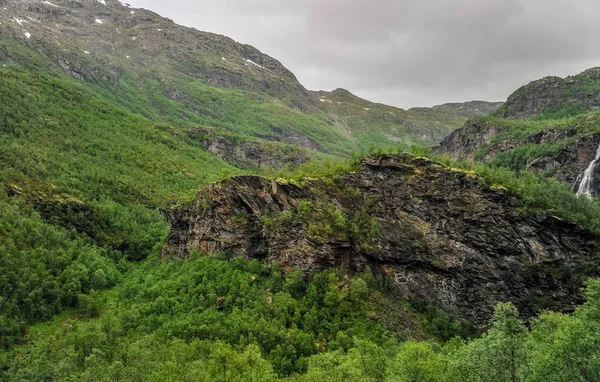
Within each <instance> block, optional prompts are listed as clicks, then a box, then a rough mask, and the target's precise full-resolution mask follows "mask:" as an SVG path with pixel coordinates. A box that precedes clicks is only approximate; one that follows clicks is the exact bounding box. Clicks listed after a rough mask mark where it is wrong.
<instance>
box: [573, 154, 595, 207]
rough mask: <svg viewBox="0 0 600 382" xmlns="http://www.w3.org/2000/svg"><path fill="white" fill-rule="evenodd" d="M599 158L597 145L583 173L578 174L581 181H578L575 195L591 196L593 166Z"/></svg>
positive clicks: (592, 190)
mask: <svg viewBox="0 0 600 382" xmlns="http://www.w3.org/2000/svg"><path fill="white" fill-rule="evenodd" d="M599 159H600V146H598V151H596V157H595V158H594V160H593V161H591V162H590V165H589V166H588V167H587V168H586V169H585V171H584V172H583V174H580V175H579V177H578V178H577V179H579V178H581V183H579V188H578V189H577V195H585V196H587V197H589V198H591V197H592V193H593V192H594V189H593V186H594V168H595V167H596V163H597V162H598V160H599Z"/></svg>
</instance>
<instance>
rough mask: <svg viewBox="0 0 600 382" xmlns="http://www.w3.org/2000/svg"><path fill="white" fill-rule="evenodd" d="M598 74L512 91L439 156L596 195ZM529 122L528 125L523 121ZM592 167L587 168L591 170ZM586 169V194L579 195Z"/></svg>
mask: <svg viewBox="0 0 600 382" xmlns="http://www.w3.org/2000/svg"><path fill="white" fill-rule="evenodd" d="M598 108H600V69H599V68H592V69H589V70H586V71H584V72H583V73H581V74H579V75H576V76H572V77H567V78H566V79H562V78H558V77H546V78H544V79H541V80H538V81H533V82H531V83H530V84H529V85H527V86H524V87H522V88H520V89H519V90H517V91H516V92H514V93H513V94H512V95H511V96H510V97H509V98H508V101H507V102H506V103H505V104H504V105H503V106H502V107H501V108H500V109H499V110H498V111H497V112H495V113H494V116H490V117H478V118H474V119H472V120H470V121H469V122H467V123H466V125H465V126H464V127H463V128H461V129H459V130H457V131H455V132H453V133H452V134H451V135H449V136H448V137H447V138H445V139H444V140H443V141H442V142H441V143H440V147H439V151H440V152H442V153H445V154H448V155H451V156H452V157H454V158H456V159H470V160H475V161H483V162H487V163H491V164H493V165H497V166H502V167H508V168H511V169H513V170H516V171H521V170H529V171H532V172H534V173H537V174H541V175H544V176H552V177H555V178H557V179H559V180H561V181H564V182H566V183H568V184H569V185H570V186H571V187H572V189H573V191H574V192H578V191H580V192H582V193H585V194H588V195H593V196H595V195H598V194H599V193H600V176H599V175H600V166H595V159H596V158H597V156H598V147H599V145H600V113H599V112H597V111H593V110H595V109H598ZM527 119H533V120H527ZM590 166H591V167H590ZM588 168H589V169H590V174H589V175H590V176H588V185H589V187H587V186H588V185H585V187H584V188H586V190H585V192H583V190H580V188H581V187H580V186H581V184H582V181H583V179H584V172H585V170H586V169H588Z"/></svg>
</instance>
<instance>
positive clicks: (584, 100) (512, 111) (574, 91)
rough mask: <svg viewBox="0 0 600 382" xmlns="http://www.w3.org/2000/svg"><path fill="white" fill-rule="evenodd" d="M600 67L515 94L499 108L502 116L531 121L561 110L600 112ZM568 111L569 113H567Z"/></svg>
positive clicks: (548, 79) (538, 83)
mask: <svg viewBox="0 0 600 382" xmlns="http://www.w3.org/2000/svg"><path fill="white" fill-rule="evenodd" d="M599 81H600V68H592V69H588V70H586V71H585V72H583V73H581V74H579V75H576V76H571V77H567V78H560V77H546V78H542V79H540V80H537V81H533V82H531V83H529V84H528V85H525V86H523V87H521V88H520V89H519V90H517V91H516V92H514V93H513V94H512V95H511V96H510V97H509V98H508V100H507V101H506V104H504V106H503V107H502V108H501V109H500V111H499V116H501V117H504V118H509V119H530V118H533V117H535V116H537V115H539V114H542V113H547V112H554V111H556V110H559V109H572V110H573V111H585V110H598V109H600V91H598V89H599V87H598V84H599ZM567 111H568V110H567Z"/></svg>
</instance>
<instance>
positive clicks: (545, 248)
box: [162, 154, 600, 325]
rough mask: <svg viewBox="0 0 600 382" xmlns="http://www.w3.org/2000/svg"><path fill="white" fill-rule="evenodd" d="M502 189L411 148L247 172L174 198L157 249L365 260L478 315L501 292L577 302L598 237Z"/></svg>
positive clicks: (541, 301) (486, 312)
mask: <svg viewBox="0 0 600 382" xmlns="http://www.w3.org/2000/svg"><path fill="white" fill-rule="evenodd" d="M519 205H520V204H519V201H518V200H517V199H516V198H515V197H514V196H512V195H511V194H510V193H509V192H508V191H506V190H505V189H502V188H494V187H490V186H488V185H486V184H485V181H484V180H483V179H481V178H479V177H477V176H475V175H474V174H471V173H467V172H463V171H457V170H453V169H450V168H447V167H444V166H443V165H441V164H438V163H435V162H431V161H429V160H427V159H422V158H416V157H413V156H410V155H407V154H398V155H389V156H388V155H384V156H371V157H367V158H365V159H364V160H363V161H362V162H361V163H360V165H359V166H358V168H356V169H355V171H354V172H349V173H345V174H341V175H339V176H334V177H330V178H328V179H321V180H310V181H307V182H306V183H305V184H302V185H299V184H294V183H287V182H282V181H276V180H267V179H264V178H261V177H254V176H245V177H237V178H231V179H228V180H226V181H224V182H222V183H218V184H213V185H211V186H209V187H207V188H205V189H204V190H203V191H201V192H200V193H199V194H198V196H197V198H196V200H195V201H194V202H193V203H191V204H190V205H187V206H184V207H183V208H180V209H177V210H174V211H173V212H172V213H171V216H170V222H171V232H170V234H169V236H168V238H167V242H166V245H165V246H164V248H163V250H162V256H163V257H164V258H169V257H178V258H186V257H187V256H189V253H190V251H193V250H198V251H205V252H207V253H209V254H210V253H215V252H221V251H222V252H227V253H231V254H233V255H237V256H244V257H247V258H266V259H268V260H270V261H278V262H280V263H281V264H282V265H283V267H284V269H285V268H288V269H289V268H296V267H297V268H300V269H302V270H306V271H309V270H313V269H322V268H329V267H336V266H342V267H344V268H345V269H346V270H347V271H348V272H354V271H360V270H363V269H365V268H371V269H372V270H373V271H374V272H376V273H379V274H381V275H383V276H384V277H389V278H390V279H392V280H393V281H394V284H395V285H396V287H397V293H399V295H400V296H402V297H404V298H407V299H418V300H424V301H427V302H430V303H433V304H436V305H437V306H440V307H442V308H443V309H445V310H447V311H448V312H451V313H454V314H456V315H457V316H459V317H461V318H463V319H466V320H469V321H471V322H473V323H475V324H477V325H484V324H485V322H486V320H487V319H488V318H489V317H490V315H491V313H492V309H493V307H494V305H495V304H496V303H497V302H500V301H507V300H508V301H512V302H514V303H515V304H516V305H517V306H518V307H519V308H520V309H521V311H522V312H523V314H524V315H525V316H532V315H534V314H535V312H536V309H540V308H550V309H562V310H569V309H571V308H573V307H574V306H575V304H576V303H577V302H579V297H578V288H579V285H578V284H577V283H576V282H574V281H573V280H574V278H573V277H574V276H573V275H592V274H597V272H598V265H599V264H600V258H599V257H598V254H599V248H600V247H599V245H600V237H598V236H597V235H596V234H593V233H591V232H588V231H586V230H584V229H581V228H579V227H577V226H575V225H573V224H570V223H567V222H564V221H561V220H558V219H555V218H553V217H551V216H548V215H546V214H542V213H538V214H523V213H522V212H520V209H519Z"/></svg>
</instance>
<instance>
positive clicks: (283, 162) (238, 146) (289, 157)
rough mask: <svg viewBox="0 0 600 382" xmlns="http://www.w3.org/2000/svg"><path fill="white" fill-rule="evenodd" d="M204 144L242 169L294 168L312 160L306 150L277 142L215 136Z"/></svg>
mask: <svg viewBox="0 0 600 382" xmlns="http://www.w3.org/2000/svg"><path fill="white" fill-rule="evenodd" d="M204 144H205V147H206V149H207V150H208V151H209V152H210V153H212V154H213V155H215V156H216V157H217V158H219V159H221V160H224V161H226V162H228V163H230V164H232V165H234V166H236V167H238V168H242V169H249V168H257V167H261V168H273V169H280V168H282V167H284V166H290V167H292V168H294V167H298V166H299V165H300V164H302V163H306V162H308V161H310V156H309V155H308V153H307V152H305V151H304V150H302V149H300V148H297V147H290V146H286V145H279V144H276V143H269V142H259V141H236V140H232V139H228V138H226V137H214V138H209V139H207V140H206V141H205V142H204Z"/></svg>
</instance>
